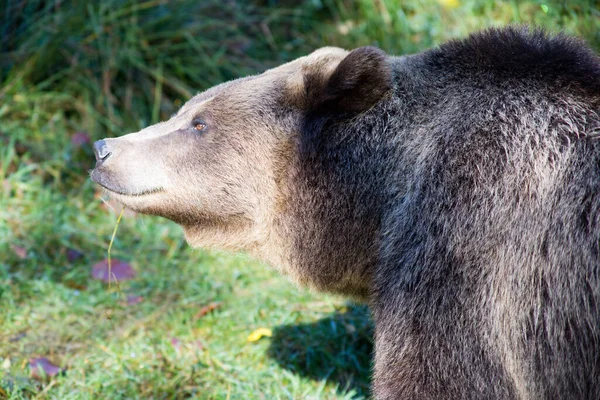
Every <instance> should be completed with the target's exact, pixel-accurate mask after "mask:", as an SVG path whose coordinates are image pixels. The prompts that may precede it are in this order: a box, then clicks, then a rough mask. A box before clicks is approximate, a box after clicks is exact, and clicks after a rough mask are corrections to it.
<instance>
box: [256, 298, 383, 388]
mask: <svg viewBox="0 0 600 400" xmlns="http://www.w3.org/2000/svg"><path fill="white" fill-rule="evenodd" d="M372 352H373V325H372V323H371V321H370V318H369V310H368V308H367V307H366V306H349V308H348V311H347V312H336V313H334V314H332V315H330V316H329V317H327V318H323V319H321V320H319V321H317V322H313V323H310V324H298V325H283V326H279V327H277V328H276V329H275V330H274V332H273V337H272V340H271V346H270V347H269V350H268V355H269V357H271V358H273V359H274V360H275V361H276V362H277V363H278V364H279V365H280V366H281V367H282V368H285V369H287V370H289V371H291V372H293V373H295V374H299V375H301V376H304V377H307V378H310V379H314V380H324V379H325V380H327V381H328V382H330V383H334V384H337V385H338V392H340V393H348V392H350V391H353V392H354V393H355V395H356V396H358V397H365V398H366V397H368V396H369V393H370V389H371V383H370V376H371V358H372Z"/></svg>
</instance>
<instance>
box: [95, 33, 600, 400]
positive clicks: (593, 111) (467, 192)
mask: <svg viewBox="0 0 600 400" xmlns="http://www.w3.org/2000/svg"><path fill="white" fill-rule="evenodd" d="M599 113H600V60H599V58H598V57H597V56H596V55H595V54H594V53H593V52H592V51H591V50H590V49H589V48H588V47H586V45H585V44H584V43H582V42H581V41H580V40H578V39H574V38H569V37H566V36H564V35H557V36H552V35H548V34H546V33H544V32H542V31H539V30H531V29H527V28H522V27H519V28H503V29H492V30H487V31H484V32H481V33H476V34H473V35H471V36H470V37H468V38H467V39H465V40H456V41H451V42H449V43H446V44H444V45H442V46H440V47H439V48H436V49H432V50H429V51H425V52H423V53H420V54H415V55H410V56H403V57H392V56H388V55H386V54H385V53H384V52H382V51H381V50H379V49H377V48H373V47H363V48H359V49H356V50H353V51H351V52H347V51H345V50H341V49H338V48H323V49H320V50H317V51H315V52H314V53H312V54H310V55H308V56H306V57H302V58H299V59H297V60H295V61H292V62H289V63H287V64H284V65H282V66H280V67H278V68H274V69H271V70H268V71H266V72H264V73H263V74H260V75H256V76H251V77H246V78H242V79H238V80H234V81H232V82H227V83H224V84H221V85H218V86H216V87H214V88H212V89H210V90H207V91H205V92H203V93H201V94H198V95H197V96H195V97H193V98H192V99H191V100H190V101H188V102H187V103H186V104H185V105H184V106H183V107H182V108H181V109H180V110H179V112H178V113H177V114H176V115H175V116H173V117H172V118H171V119H170V120H168V121H166V122H162V123H159V124H156V125H153V126H150V127H148V128H146V129H143V130H141V131H140V132H137V133H132V134H129V135H125V136H123V137H120V138H114V139H105V140H101V141H98V142H96V143H95V145H94V148H95V153H96V158H97V165H96V168H95V169H94V170H93V172H92V174H91V177H92V179H93V180H94V181H95V182H97V183H98V184H100V185H102V186H103V187H104V188H106V190H107V191H108V192H109V193H110V194H111V195H113V196H114V197H115V198H116V199H117V200H118V201H120V202H122V203H123V204H124V205H125V206H127V207H129V208H131V209H134V210H136V211H139V212H142V213H147V214H155V215H160V216H163V217H166V218H169V219H171V220H173V221H175V222H177V223H178V224H180V225H181V226H182V227H183V229H184V232H185V237H186V239H187V241H188V242H189V243H190V244H191V245H193V246H203V247H218V248H225V249H232V250H244V251H247V252H249V253H250V254H252V255H254V256H255V257H257V258H260V259H262V260H265V261H267V262H268V263H270V264H271V265H273V266H274V267H275V268H277V269H279V270H280V271H282V272H284V273H285V274H288V275H290V276H291V277H292V278H293V279H294V280H295V281H297V282H299V283H300V284H302V285H306V286H309V287H312V288H314V289H317V290H321V291H328V292H333V293H339V294H343V295H348V296H350V297H352V298H355V299H363V300H365V301H367V302H368V303H369V304H370V306H371V309H372V312H373V319H374V323H375V370H374V378H373V379H374V383H373V387H374V396H375V397H376V398H378V399H559V398H564V399H566V398H568V399H600V116H599Z"/></svg>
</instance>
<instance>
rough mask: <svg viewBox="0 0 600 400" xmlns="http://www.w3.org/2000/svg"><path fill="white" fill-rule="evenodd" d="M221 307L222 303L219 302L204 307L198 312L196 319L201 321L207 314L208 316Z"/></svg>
mask: <svg viewBox="0 0 600 400" xmlns="http://www.w3.org/2000/svg"><path fill="white" fill-rule="evenodd" d="M219 307H221V303H218V302H214V301H213V302H212V303H210V304H208V305H206V306H204V307H202V308H201V309H200V311H198V312H197V313H196V315H194V319H200V318H202V317H204V316H205V315H206V314H208V313H209V312H212V311H214V310H216V309H217V308H219Z"/></svg>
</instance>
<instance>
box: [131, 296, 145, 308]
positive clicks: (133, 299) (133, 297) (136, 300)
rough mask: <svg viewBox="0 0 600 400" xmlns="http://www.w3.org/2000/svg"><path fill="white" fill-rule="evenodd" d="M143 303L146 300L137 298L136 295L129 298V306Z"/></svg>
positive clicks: (140, 297)
mask: <svg viewBox="0 0 600 400" xmlns="http://www.w3.org/2000/svg"><path fill="white" fill-rule="evenodd" d="M142 301H144V298H143V297H142V296H136V295H134V294H130V295H128V296H127V305H128V306H133V305H135V304H139V303H141V302H142Z"/></svg>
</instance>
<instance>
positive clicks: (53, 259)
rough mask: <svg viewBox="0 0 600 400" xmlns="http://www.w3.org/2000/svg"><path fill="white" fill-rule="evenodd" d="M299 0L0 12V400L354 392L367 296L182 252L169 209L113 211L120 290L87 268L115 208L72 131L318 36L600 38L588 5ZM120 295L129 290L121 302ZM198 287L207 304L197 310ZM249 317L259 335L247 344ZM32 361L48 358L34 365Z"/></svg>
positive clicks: (147, 118)
mask: <svg viewBox="0 0 600 400" xmlns="http://www.w3.org/2000/svg"><path fill="white" fill-rule="evenodd" d="M297 3H298V2H294V1H291V0H289V1H258V0H257V1H252V2H233V1H217V0H206V1H192V0H179V1H176V2H170V3H169V2H165V1H158V0H150V1H146V2H136V1H133V0H123V1H117V0H107V1H103V2H97V3H96V2H94V4H96V5H90V4H91V3H90V2H63V3H61V2H47V1H41V0H38V1H36V0H32V1H22V2H21V1H20V2H10V4H11V6H10V7H6V6H2V7H0V11H1V12H2V15H0V33H1V34H2V35H0V51H1V52H2V54H0V387H1V388H2V390H0V399H2V398H15V399H18V398H34V397H38V398H55V399H69V398H73V399H80V398H84V399H85V398H89V399H94V398H111V399H118V398H183V397H192V398H200V399H227V398H230V399H255V398H256V399H278V398H281V399H305V398H311V399H334V398H336V399H337V398H347V399H350V398H366V397H368V394H369V387H370V384H369V375H370V372H369V371H370V353H371V351H372V339H371V334H372V327H371V324H370V322H369V317H368V310H367V309H366V308H365V307H362V306H351V305H348V304H346V303H345V301H344V300H343V299H339V298H334V297H330V296H326V295H321V294H314V293H308V292H306V291H305V290H303V289H299V288H296V287H294V286H293V285H291V284H290V283H289V282H288V281H287V279H286V278H285V277H281V276H278V275H277V274H276V273H275V272H273V271H272V270H271V269H269V268H268V267H267V266H264V265H261V264H259V263H257V262H256V261H253V260H250V259H248V258H247V257H245V256H243V255H231V254H224V253H214V252H205V251H202V250H197V249H196V250H193V249H190V248H188V247H187V245H186V244H185V243H184V241H183V239H182V238H181V232H180V230H179V228H178V227H176V226H175V225H174V224H172V223H170V222H168V221H165V220H162V219H158V218H152V217H144V216H139V215H138V216H126V217H124V219H123V221H122V222H121V226H120V227H119V231H118V233H117V236H116V240H115V243H114V246H113V249H112V255H113V257H115V258H119V259H124V260H127V261H130V262H131V263H132V265H133V266H134V268H135V269H136V270H137V271H138V275H137V277H136V278H135V279H133V280H131V281H127V282H121V285H120V289H121V292H122V296H120V295H119V293H117V292H116V291H115V290H111V291H110V292H109V291H108V289H107V287H106V285H104V284H102V283H100V282H97V281H94V280H92V279H91V277H90V272H91V266H92V265H93V264H94V263H96V262H97V261H100V260H102V259H104V258H106V251H107V248H108V244H109V241H110V237H111V234H112V231H113V229H114V224H115V222H116V218H117V214H118V211H119V210H118V209H117V210H111V209H110V208H107V207H106V205H105V204H104V202H103V201H102V200H101V198H100V197H99V196H98V194H97V192H96V188H95V187H94V185H93V184H92V183H91V182H90V181H89V179H88V174H87V171H88V170H89V169H90V168H92V167H93V155H92V152H91V149H90V146H89V144H88V145H83V146H80V145H77V144H75V143H73V141H72V135H73V134H74V133H76V132H85V133H86V135H88V136H89V137H90V138H91V140H95V139H99V138H101V137H104V136H118V135H121V134H123V133H127V132H129V131H133V130H137V129H139V128H140V127H143V126H145V125H147V124H150V123H153V122H156V121H158V120H160V119H163V118H167V117H168V116H169V115H170V114H171V113H172V112H173V111H174V110H176V109H177V107H178V106H179V105H180V104H181V103H182V102H183V101H185V100H186V99H187V98H188V97H189V96H191V95H192V94H194V93H195V92H197V91H199V90H203V89H205V88H207V87H210V86H212V85H214V84H217V83H219V82H222V81H224V80H227V79H231V78H234V77H237V76H242V75H246V74H250V73H256V72H260V71H262V70H264V69H265V68H268V67H271V66H274V65H277V64H280V63H282V62H285V61H287V60H290V59H293V58H295V57H297V56H299V55H302V54H306V53H308V52H310V51H312V50H313V49H315V48H317V47H319V46H323V45H338V46H342V47H347V48H352V47H357V46H360V45H367V44H375V45H378V46H380V47H382V48H383V49H385V50H386V51H389V52H390V53H392V54H400V53H410V52H416V51H418V50H420V49H423V48H427V47H430V46H433V45H435V44H438V43H440V42H441V41H443V40H446V39H449V38H453V37H460V36H464V35H465V34H467V33H468V32H470V31H473V30H475V29H478V28H482V27H487V26H498V25H504V24H506V23H509V22H513V23H533V24H536V25H541V26H546V27H548V28H550V29H552V30H560V29H564V30H566V31H567V32H569V33H572V34H578V35H580V36H583V37H585V38H586V39H587V40H588V41H589V42H590V43H591V44H592V46H593V47H594V48H596V49H598V48H600V29H599V28H600V26H599V25H600V23H599V20H600V10H599V9H598V7H597V6H595V7H594V6H593V4H594V3H593V2H592V1H583V0H580V1H570V2H562V1H561V2H558V1H547V2H542V1H519V2H517V1H506V2H497V1H474V0H469V1H462V2H460V1H459V2H458V3H459V4H458V7H455V8H451V7H449V6H442V5H441V4H440V3H438V2H437V1H432V0H412V1H403V2H400V1H392V0H373V1H367V0H362V1H361V0H352V1H350V0H309V1H305V2H303V3H302V7H300V6H298V5H297ZM445 4H448V3H445ZM567 4H568V5H567ZM14 246H18V248H21V249H24V250H25V251H26V257H25V258H21V257H20V256H19V255H18V254H17V252H15V247H14ZM69 250H76V251H78V252H79V253H81V255H82V256H81V257H80V258H78V259H76V260H73V259H72V257H71V258H70V257H69V256H68V252H69ZM70 259H71V261H70ZM130 294H131V295H136V296H142V297H143V301H142V302H141V303H139V304H135V305H126V304H125V302H124V299H123V298H124V297H126V296H127V295H130ZM212 302H219V304H220V306H219V307H218V308H217V309H216V310H215V311H214V312H212V313H209V314H207V315H205V316H201V317H200V316H197V313H198V312H199V310H200V309H201V308H202V307H203V306H206V305H207V304H210V303H212ZM109 317H110V318H109ZM260 327H266V328H270V329H272V330H273V336H272V337H271V338H263V339H261V340H260V341H258V342H255V343H250V342H248V341H247V336H248V335H249V334H250V333H251V332H252V331H254V330H255V329H257V328H260ZM32 357H48V358H49V359H51V361H53V362H54V363H56V364H58V365H60V366H61V367H63V368H64V369H65V372H64V373H63V374H61V375H59V376H55V377H51V378H48V379H45V380H44V379H42V380H36V379H33V378H31V377H30V374H29V369H28V360H29V359H30V358H32Z"/></svg>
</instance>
